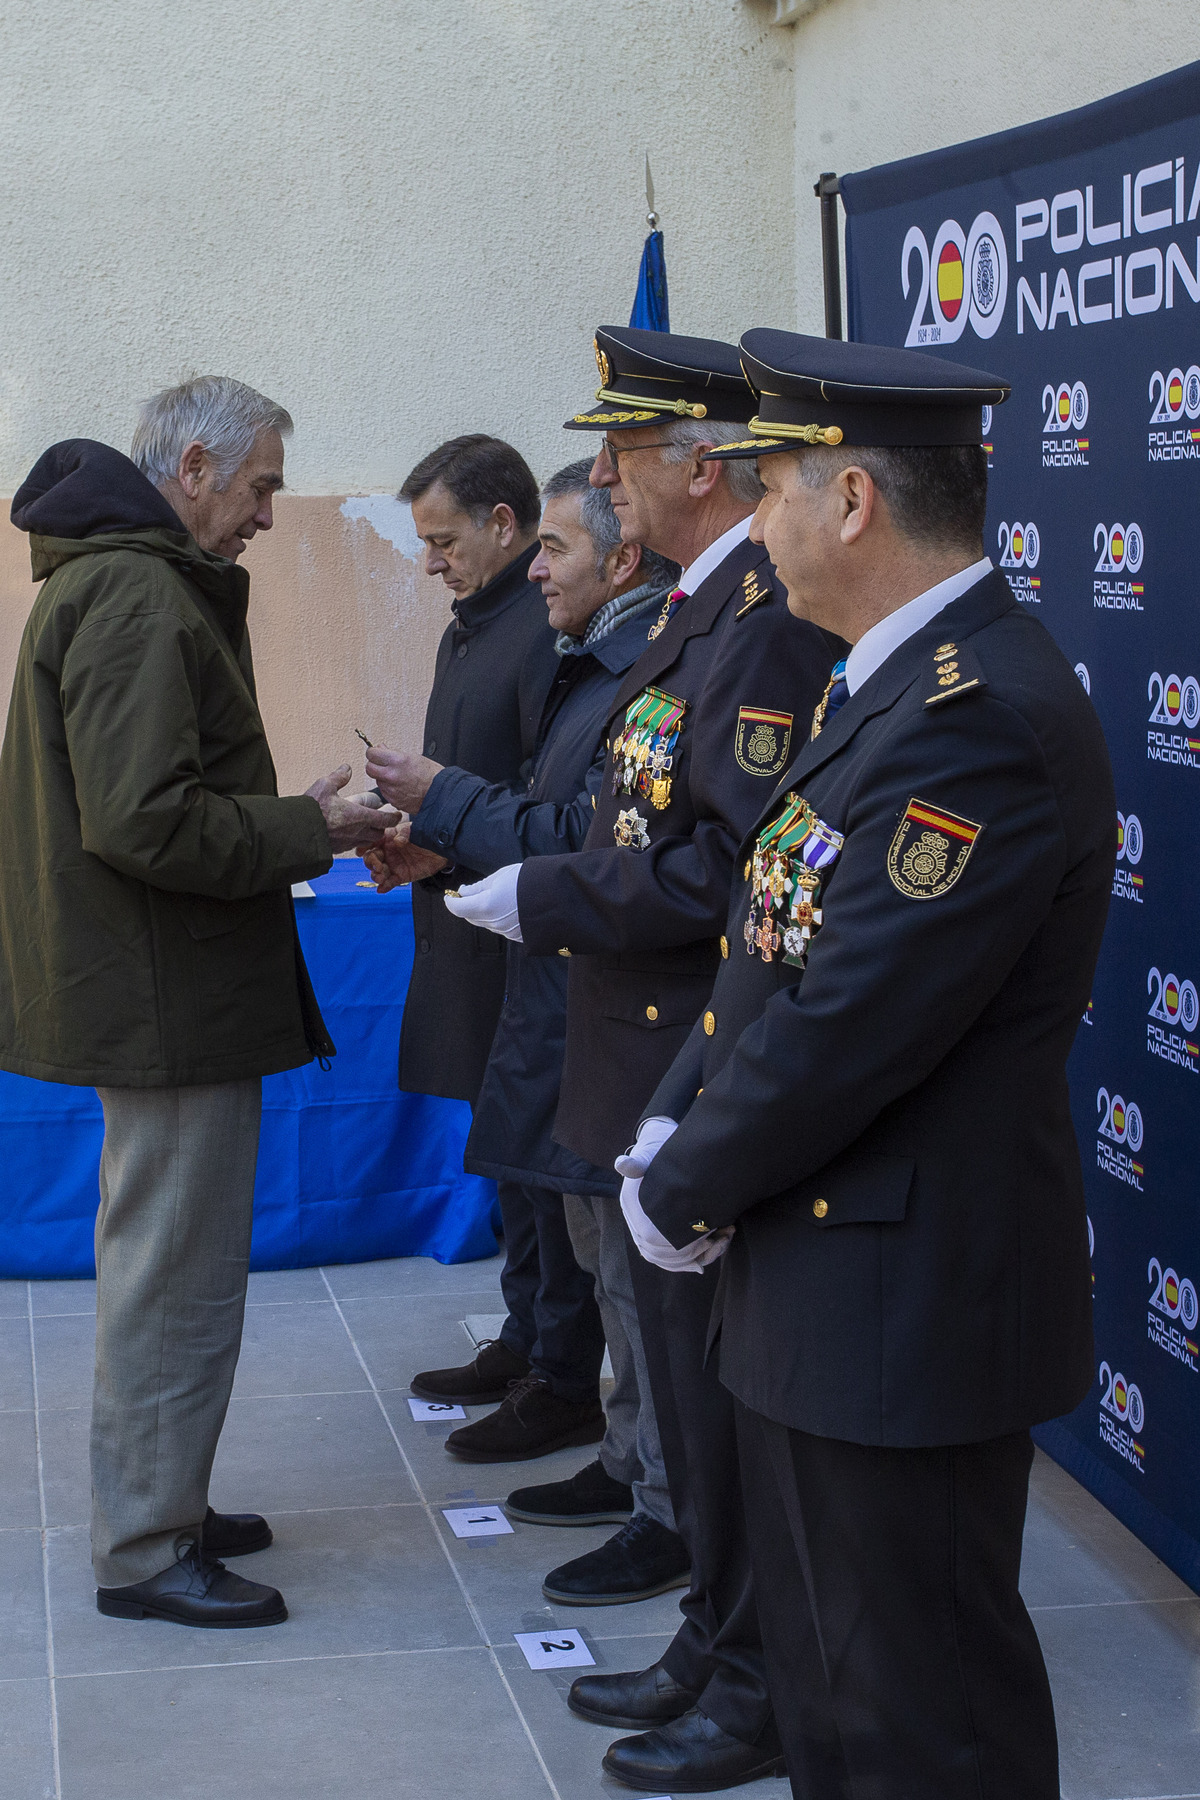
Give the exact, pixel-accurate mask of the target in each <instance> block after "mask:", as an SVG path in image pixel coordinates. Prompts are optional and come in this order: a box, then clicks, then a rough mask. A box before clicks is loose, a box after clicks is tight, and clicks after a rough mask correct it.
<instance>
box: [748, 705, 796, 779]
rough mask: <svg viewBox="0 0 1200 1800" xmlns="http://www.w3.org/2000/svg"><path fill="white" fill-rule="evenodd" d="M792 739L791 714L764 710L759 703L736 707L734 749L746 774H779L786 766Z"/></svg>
mask: <svg viewBox="0 0 1200 1800" xmlns="http://www.w3.org/2000/svg"><path fill="white" fill-rule="evenodd" d="M791 742H792V715H791V713H784V712H765V711H764V710H763V709H762V707H759V706H743V707H740V708H739V709H738V721H737V732H736V735H735V737H734V743H733V753H734V755H735V756H736V757H737V761H738V767H739V768H740V769H745V771H746V773H747V775H779V774H781V773H782V771H783V770H784V769H785V768H786V767H787V759H788V749H789V747H790V746H791Z"/></svg>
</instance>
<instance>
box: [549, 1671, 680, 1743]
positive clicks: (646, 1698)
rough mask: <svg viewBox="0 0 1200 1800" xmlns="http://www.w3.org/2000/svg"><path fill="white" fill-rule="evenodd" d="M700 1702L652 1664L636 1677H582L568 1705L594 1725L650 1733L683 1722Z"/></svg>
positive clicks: (574, 1688)
mask: <svg viewBox="0 0 1200 1800" xmlns="http://www.w3.org/2000/svg"><path fill="white" fill-rule="evenodd" d="M699 1698H700V1696H699V1694H694V1693H693V1692H692V1690H691V1688H685V1687H680V1685H679V1683H678V1682H677V1681H673V1680H672V1679H671V1677H670V1676H669V1675H668V1674H667V1671H666V1670H665V1669H664V1668H663V1666H662V1664H661V1663H652V1664H651V1666H650V1668H648V1669H641V1670H639V1671H638V1672H637V1673H636V1674H633V1675H581V1676H580V1677H579V1679H578V1680H577V1681H575V1682H573V1683H572V1684H571V1691H570V1693H569V1694H568V1695H567V1705H568V1706H569V1707H570V1709H571V1711H572V1712H573V1713H578V1715H579V1717H580V1718H581V1719H590V1720H591V1722H592V1724H593V1725H607V1726H608V1727H609V1728H610V1730H613V1731H646V1730H648V1729H649V1728H650V1727H651V1726H652V1725H669V1724H670V1722H671V1720H672V1719H679V1718H682V1716H683V1714H684V1713H686V1712H691V1710H692V1708H693V1706H695V1704H696V1702H697V1700H698V1699H699Z"/></svg>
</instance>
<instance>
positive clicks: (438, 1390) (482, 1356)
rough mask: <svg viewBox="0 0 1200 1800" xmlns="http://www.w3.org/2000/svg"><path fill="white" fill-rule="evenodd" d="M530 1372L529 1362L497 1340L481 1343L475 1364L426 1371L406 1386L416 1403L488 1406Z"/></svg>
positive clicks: (500, 1398)
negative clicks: (415, 1398) (418, 1401)
mask: <svg viewBox="0 0 1200 1800" xmlns="http://www.w3.org/2000/svg"><path fill="white" fill-rule="evenodd" d="M528 1373H529V1362H528V1359H527V1358H526V1357H524V1356H518V1354H517V1352H516V1351H515V1350H510V1349H509V1347H508V1345H507V1344H505V1343H502V1342H501V1340H500V1339H499V1338H488V1339H487V1340H486V1342H484V1343H482V1344H480V1346H479V1354H478V1356H477V1357H476V1358H475V1361H474V1362H469V1363H464V1364H463V1365H462V1367H461V1368H458V1369H425V1370H423V1371H422V1373H421V1374H420V1375H414V1376H413V1378H412V1380H411V1381H410V1382H409V1384H408V1385H409V1387H410V1388H411V1389H412V1391H413V1393H414V1394H415V1395H416V1396H417V1399H418V1400H449V1401H450V1402H451V1403H452V1404H453V1405H454V1406H491V1405H492V1404H493V1403H494V1402H495V1401H497V1400H503V1399H504V1397H505V1395H506V1394H507V1393H508V1390H509V1387H510V1386H511V1384H512V1383H513V1382H514V1381H521V1380H523V1379H524V1377H525V1376H526V1375H528Z"/></svg>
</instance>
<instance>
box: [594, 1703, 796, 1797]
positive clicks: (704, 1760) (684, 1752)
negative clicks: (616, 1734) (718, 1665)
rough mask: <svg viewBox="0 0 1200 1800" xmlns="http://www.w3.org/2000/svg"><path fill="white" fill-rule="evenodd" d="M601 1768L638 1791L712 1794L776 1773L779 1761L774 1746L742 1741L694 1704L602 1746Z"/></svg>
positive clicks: (780, 1758)
mask: <svg viewBox="0 0 1200 1800" xmlns="http://www.w3.org/2000/svg"><path fill="white" fill-rule="evenodd" d="M601 1767H602V1768H603V1770H604V1772H605V1774H606V1775H612V1776H614V1777H615V1779H616V1780H617V1781H623V1782H624V1784H625V1786H626V1787H631V1788H640V1789H641V1790H642V1791H643V1792H649V1793H654V1794H666V1793H672V1794H711V1793H714V1792H719V1791H720V1790H721V1789H722V1788H731V1787H740V1786H741V1785H742V1783H743V1782H744V1781H757V1780H758V1779H759V1777H760V1776H762V1775H781V1774H782V1773H783V1771H784V1761H783V1758H782V1756H780V1754H779V1752H778V1750H770V1751H767V1750H763V1749H761V1748H760V1747H759V1746H758V1745H757V1744H743V1742H742V1740H741V1739H740V1738H735V1737H730V1735H729V1733H728V1732H727V1731H722V1730H721V1727H720V1726H719V1725H714V1724H713V1722H712V1720H711V1719H706V1718H705V1716H704V1714H703V1713H702V1712H697V1711H696V1710H695V1709H693V1710H692V1711H691V1712H686V1713H684V1715H683V1717H682V1718H680V1719H675V1720H674V1721H673V1722H672V1723H671V1724H670V1725H657V1726H655V1728H654V1730H653V1731H646V1732H643V1733H642V1734H641V1735H640V1736H639V1737H627V1738H618V1739H617V1741H616V1743H615V1744H610V1745H609V1746H608V1749H607V1750H606V1751H605V1753H604V1759H603V1761H602V1763H601Z"/></svg>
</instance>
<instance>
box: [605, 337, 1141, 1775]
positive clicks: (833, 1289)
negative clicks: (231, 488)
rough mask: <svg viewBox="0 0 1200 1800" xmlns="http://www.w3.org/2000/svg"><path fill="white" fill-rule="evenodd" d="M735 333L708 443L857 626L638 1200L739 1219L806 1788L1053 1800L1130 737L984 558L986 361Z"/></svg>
mask: <svg viewBox="0 0 1200 1800" xmlns="http://www.w3.org/2000/svg"><path fill="white" fill-rule="evenodd" d="M742 352H743V359H744V363H745V367H746V370H747V373H748V375H749V376H750V379H751V380H752V381H753V382H754V384H755V386H756V387H757V388H759V390H760V391H761V403H760V408H759V417H757V418H756V419H754V420H752V421H751V426H750V433H749V436H748V439H747V441H746V443H745V445H744V446H743V447H742V448H741V449H737V448H730V447H726V448H725V449H724V450H723V451H722V452H721V454H723V455H725V456H730V455H732V456H738V455H745V456H753V457H757V458H760V459H761V460H760V462H759V470H760V474H761V475H762V478H763V480H764V482H765V484H766V487H767V490H768V491H767V495H766V498H765V500H764V502H763V504H762V506H761V507H760V509H759V513H758V515H757V517H756V521H755V525H754V531H753V535H754V537H755V538H756V539H760V540H762V541H764V542H765V545H766V548H767V549H768V551H769V552H770V554H771V556H772V558H773V559H774V561H775V563H776V566H777V568H778V570H779V574H780V577H781V579H782V580H783V581H784V582H785V584H786V586H787V590H788V603H789V606H790V607H791V608H792V610H793V611H794V612H795V613H796V614H797V615H798V616H800V617H802V618H807V619H811V620H814V621H816V622H818V623H820V624H822V625H823V626H825V627H826V628H828V629H831V630H834V631H837V632H839V633H841V634H842V635H843V636H844V637H846V638H847V639H849V640H851V642H852V644H853V648H852V650H851V651H850V654H849V655H848V657H847V658H846V661H845V665H844V667H839V668H838V669H837V670H836V671H835V679H834V680H833V681H832V682H831V685H830V691H829V692H828V694H827V695H826V696H825V698H824V700H823V702H822V703H821V705H820V706H819V707H818V708H817V712H816V715H815V717H814V721H813V727H812V735H811V737H809V736H808V734H805V735H804V738H801V739H799V741H798V742H797V744H796V746H795V753H794V754H793V756H792V758H791V759H790V764H789V767H788V769H787V772H786V774H784V775H783V777H782V779H781V780H780V781H779V782H778V784H777V785H776V787H775V788H774V790H773V793H772V795H771V797H770V799H769V800H768V801H767V802H766V803H765V804H764V805H763V807H762V809H761V811H760V813H759V816H758V818H757V820H756V822H755V824H754V826H753V828H752V829H751V830H750V831H749V833H748V834H747V836H746V837H745V839H744V841H743V844H742V846H741V849H740V851H739V855H738V869H737V880H736V883H735V887H734V891H733V900H732V906H731V910H730V914H729V923H728V925H727V927H726V935H727V937H728V939H729V942H730V946H731V949H730V957H729V960H728V961H727V962H725V963H723V964H722V966H721V968H720V970H719V972H718V976H717V981H716V986H715V989H714V993H713V996H712V1000H711V1003H710V1005H709V1007H708V1008H707V1010H706V1012H705V1014H704V1019H703V1022H702V1023H701V1024H700V1025H699V1026H698V1028H697V1029H696V1030H695V1031H694V1032H693V1033H692V1036H691V1038H690V1039H689V1042H688V1044H687V1046H686V1047H685V1049H684V1051H683V1053H682V1054H681V1055H680V1057H679V1058H678V1060H677V1061H676V1063H675V1065H674V1067H673V1068H672V1069H671V1071H670V1072H669V1074H668V1076H667V1077H666V1079H665V1080H664V1082H663V1083H662V1085H661V1086H660V1087H659V1089H658V1091H657V1092H656V1094H655V1095H654V1097H653V1099H652V1101H651V1103H650V1107H649V1109H648V1117H647V1122H646V1123H645V1124H644V1126H643V1128H642V1131H641V1133H640V1135H639V1148H638V1150H637V1152H636V1153H635V1157H634V1159H633V1160H634V1161H635V1162H636V1163H637V1165H638V1166H639V1167H640V1168H642V1169H643V1170H646V1172H645V1174H644V1176H643V1178H642V1179H641V1181H640V1183H639V1182H638V1180H637V1179H636V1178H633V1179H630V1180H629V1181H628V1182H627V1183H626V1188H625V1190H624V1193H623V1204H624V1205H625V1207H626V1216H627V1218H629V1219H630V1220H631V1227H632V1229H633V1230H634V1232H635V1235H636V1236H637V1238H638V1241H639V1243H640V1245H641V1247H642V1249H643V1252H644V1254H646V1255H648V1256H652V1257H656V1258H658V1259H659V1260H660V1261H662V1262H664V1263H667V1264H670V1265H671V1266H675V1267H679V1266H681V1259H682V1262H683V1263H684V1264H685V1263H686V1260H687V1259H688V1257H689V1254H690V1255H695V1256H697V1257H699V1256H701V1255H703V1254H704V1250H703V1248H701V1247H703V1246H713V1245H723V1246H726V1247H727V1254H726V1255H725V1256H724V1258H723V1262H722V1264H721V1266H722V1271H723V1273H722V1283H721V1289H720V1298H719V1307H718V1311H719V1323H718V1324H717V1325H716V1327H715V1329H716V1330H717V1331H719V1337H720V1366H721V1379H722V1381H723V1383H724V1384H725V1385H726V1387H727V1388H728V1389H729V1390H730V1392H731V1393H732V1394H733V1395H734V1396H735V1398H736V1406H737V1413H738V1435H739V1442H740V1446H741V1456H742V1473H743V1480H744V1483H745V1492H746V1501H747V1508H748V1512H749V1519H750V1534H751V1543H752V1545H753V1551H754V1558H755V1571H756V1575H757V1586H758V1596H759V1611H760V1615H761V1619H762V1627H763V1635H764V1641H765V1646H766V1653H767V1663H768V1668H769V1671H770V1680H771V1690H772V1694H773V1697H774V1701H775V1712H776V1717H777V1719H778V1720H779V1724H780V1729H781V1731H782V1733H783V1736H784V1741H785V1747H786V1753H787V1760H788V1768H789V1773H790V1775H791V1778H792V1784H793V1792H794V1793H795V1794H796V1795H797V1796H801V1795H803V1796H804V1800H847V1797H848V1796H851V1795H853V1796H854V1797H855V1800H866V1797H867V1796H871V1797H875V1796H880V1797H882V1796H885V1795H887V1796H891V1795H899V1794H903V1795H906V1796H912V1797H913V1800H968V1796H969V1797H970V1800H1014V1796H1017V1795H1020V1796H1021V1800H1057V1796H1058V1792H1059V1786H1058V1768H1057V1744H1056V1736H1055V1727H1054V1713H1053V1707H1052V1704H1051V1698H1050V1690H1049V1685H1048V1682H1047V1679H1046V1671H1045V1667H1044V1664H1043V1662H1042V1657H1041V1652H1040V1649H1039V1647H1038V1642H1037V1638H1036V1636H1035V1633H1034V1629H1033V1625H1032V1623H1031V1621H1030V1619H1029V1616H1028V1614H1027V1612H1026V1610H1025V1607H1024V1605H1023V1603H1022V1601H1021V1597H1020V1594H1019V1592H1018V1587H1017V1578H1018V1573H1019V1569H1020V1557H1021V1537H1022V1531H1023V1525H1024V1516H1025V1505H1026V1495H1027V1487H1028V1477H1029V1470H1030V1465H1031V1461H1032V1456H1033V1450H1032V1445H1031V1441H1030V1437H1029V1428H1030V1426H1031V1425H1033V1424H1035V1423H1037V1422H1038V1421H1040V1420H1044V1419H1048V1418H1051V1417H1054V1416H1056V1415H1058V1414H1061V1413H1064V1412H1068V1411H1070V1410H1071V1409H1072V1408H1073V1407H1074V1406H1076V1405H1077V1404H1078V1402H1079V1401H1080V1400H1081V1399H1082V1398H1083V1396H1084V1394H1085V1393H1086V1392H1087V1390H1088V1387H1089V1385H1090V1383H1091V1380H1092V1340H1091V1325H1090V1298H1089V1294H1090V1284H1089V1272H1088V1245H1087V1224H1086V1218H1085V1212H1084V1197H1083V1185H1082V1177H1081V1172H1080V1166H1079V1157H1078V1151H1077V1147H1076V1143H1075V1138H1074V1135H1073V1132H1072V1127H1071V1117H1070V1110H1069V1104H1068V1092H1067V1079H1066V1061H1067V1055H1068V1052H1069V1051H1070V1048H1071V1043H1072V1040H1073V1038H1074V1035H1075V1029H1076V1026H1077V1025H1078V1022H1079V1018H1080V1015H1081V1013H1082V1012H1083V1010H1084V1008H1085V1006H1086V1004H1087V999H1088V994H1089V992H1090V987H1091V980H1092V973H1093V970H1094V967H1095V963H1096V957H1097V954H1098V951H1099V947H1100V939H1101V934H1102V932H1103V928H1104V921H1105V914H1106V911H1107V905H1108V894H1109V888H1110V884H1111V879H1112V871H1113V862H1114V855H1115V844H1116V834H1115V822H1116V814H1115V805H1114V798H1113V788H1112V780H1111V771H1110V768H1109V762H1108V757H1107V754H1106V751H1105V745H1104V739H1103V736H1102V734H1101V730H1100V726H1099V723H1098V721H1097V719H1096V715H1095V713H1094V712H1093V710H1092V706H1091V703H1090V701H1089V700H1088V698H1087V695H1086V694H1085V693H1084V691H1083V689H1082V688H1081V687H1080V685H1079V682H1078V681H1077V680H1076V678H1075V676H1074V674H1073V672H1072V670H1071V667H1070V665H1069V664H1068V663H1067V662H1066V660H1065V659H1064V658H1063V656H1062V655H1061V653H1060V652H1059V650H1058V649H1057V647H1056V646H1055V644H1054V643H1053V641H1052V639H1051V638H1050V637H1049V635H1048V634H1047V633H1046V632H1045V631H1044V630H1043V629H1042V627H1041V626H1040V625H1039V624H1038V623H1037V622H1036V620H1035V619H1033V618H1032V617H1031V616H1030V615H1029V614H1028V613H1027V612H1025V611H1023V610H1022V608H1021V607H1020V606H1019V605H1018V604H1017V602H1016V601H1015V600H1014V598H1013V595H1012V593H1011V592H1010V590H1009V587H1008V584H1007V583H1006V581H1005V579H1004V577H1003V576H1002V575H1001V574H999V573H998V572H996V571H994V570H993V569H992V568H991V565H990V563H989V562H988V561H987V560H986V559H985V558H984V557H983V555H982V527H983V519H984V504H985V498H986V483H987V475H986V465H985V462H984V456H983V451H982V449H981V448H980V408H981V405H983V404H995V403H997V402H998V401H1000V400H1002V399H1003V398H1004V397H1005V394H1006V391H1007V390H1006V388H1005V386H1004V384H1003V383H1001V382H999V381H997V380H996V379H995V378H993V377H992V376H989V375H984V374H981V373H979V372H977V371H974V370H971V369H965V368H960V367H958V366H957V365H954V364H951V363H947V362H942V361H940V360H939V359H936V358H932V357H925V356H923V355H921V354H920V353H918V352H912V351H904V350H882V349H878V348H876V347H873V346H869V345H861V344H844V343H840V342H836V341H834V342H830V341H828V340H825V339H814V338H802V337H796V336H793V335H791V334H789V333H784V332H776V331H751V332H749V333H747V335H746V336H745V337H744V338H743V340H742ZM676 1126H677V1128H676ZM635 1177H636V1170H635ZM688 1246H696V1247H697V1248H696V1249H694V1250H692V1251H690V1252H689V1249H688ZM674 1279H675V1280H677V1281H683V1280H684V1279H685V1277H684V1276H683V1275H682V1274H680V1275H676V1276H675V1277H674ZM695 1285H696V1286H699V1283H698V1282H697V1283H695Z"/></svg>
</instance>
